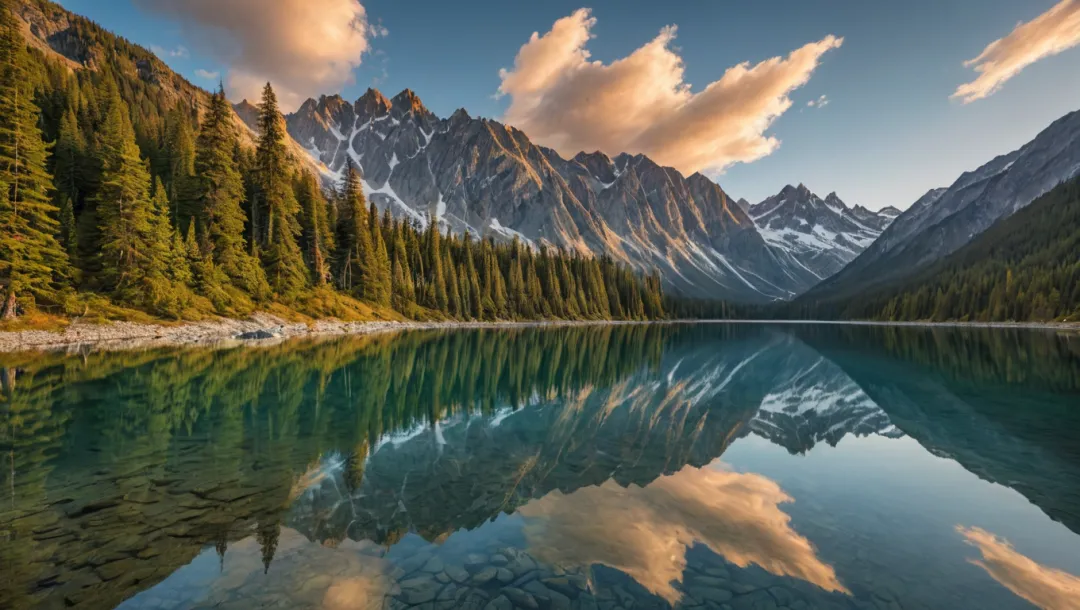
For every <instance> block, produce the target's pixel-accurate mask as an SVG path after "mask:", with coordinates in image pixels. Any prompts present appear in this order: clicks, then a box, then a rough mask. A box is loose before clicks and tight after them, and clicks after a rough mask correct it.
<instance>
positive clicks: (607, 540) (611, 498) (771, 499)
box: [519, 467, 849, 603]
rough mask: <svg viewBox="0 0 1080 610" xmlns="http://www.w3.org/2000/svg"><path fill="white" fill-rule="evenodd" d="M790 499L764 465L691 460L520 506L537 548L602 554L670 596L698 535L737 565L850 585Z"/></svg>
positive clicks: (581, 560) (572, 558)
mask: <svg viewBox="0 0 1080 610" xmlns="http://www.w3.org/2000/svg"><path fill="white" fill-rule="evenodd" d="M791 501H793V500H792V498H791V497H790V496H788V495H787V494H785V493H784V492H783V490H781V489H780V486H779V485H777V484H776V483H775V482H774V481H772V480H770V479H768V478H766V477H763V476H761V475H758V474H741V473H737V472H729V471H723V470H717V469H715V468H709V467H706V468H700V469H699V468H693V467H686V468H684V469H683V470H681V471H679V472H677V473H675V474H673V475H670V476H663V477H660V478H658V479H656V480H655V481H653V482H652V483H650V484H649V485H647V486H645V487H638V486H636V485H630V486H629V487H621V486H619V485H618V484H617V483H615V482H613V481H607V482H605V483H604V484H602V485H600V486H598V487H586V488H582V489H579V490H577V491H575V492H573V493H570V494H563V493H561V492H558V491H556V492H553V493H551V494H548V495H547V496H545V497H543V498H541V499H539V500H534V501H532V502H530V503H528V504H526V505H525V506H523V507H521V508H520V509H519V512H520V514H521V515H523V516H524V517H525V521H526V524H525V534H526V537H527V538H528V542H529V546H530V548H531V550H532V552H533V553H534V554H535V555H537V556H538V557H540V558H543V559H544V560H545V561H548V562H550V563H554V564H558V565H562V566H565V567H570V566H578V567H587V566H589V565H592V564H603V565H606V566H610V567H612V568H616V569H619V570H621V571H623V572H625V573H626V574H628V575H630V576H631V577H633V578H634V579H635V580H637V582H638V583H640V584H641V585H642V586H644V587H645V588H646V589H648V590H649V591H651V592H652V593H654V594H656V595H659V596H660V597H663V598H664V599H665V600H667V601H668V602H671V603H675V602H677V601H678V600H679V599H680V598H681V592H680V591H679V590H677V589H676V588H675V586H674V585H673V584H672V583H678V582H681V581H682V575H683V571H684V570H685V568H686V551H687V549H688V548H689V547H690V546H692V545H693V544H695V543H701V544H705V545H706V546H708V547H709V548H710V549H711V550H712V551H713V552H715V553H717V554H719V555H721V556H723V557H724V558H725V559H727V560H728V561H730V562H731V563H734V564H735V565H738V566H739V567H747V566H749V565H750V564H755V565H758V566H760V567H762V568H764V569H765V570H767V571H768V572H770V573H772V574H775V575H777V576H792V577H795V578H799V579H802V580H805V581H808V582H810V583H813V584H815V585H817V586H819V587H821V588H823V589H825V590H827V591H838V592H842V593H849V591H848V590H847V589H846V588H845V587H844V586H843V585H842V584H840V581H839V580H838V579H837V577H836V572H835V570H833V568H832V567H831V566H829V565H826V564H825V563H823V562H822V561H821V560H820V559H818V557H817V554H816V551H815V549H814V547H813V545H812V544H811V543H810V541H809V540H807V539H806V538H804V537H802V536H800V535H799V534H798V533H797V532H795V530H793V529H792V528H791V526H790V521H791V517H789V516H788V515H787V514H786V513H784V512H783V511H782V510H780V508H779V505H780V504H781V503H785V502H791Z"/></svg>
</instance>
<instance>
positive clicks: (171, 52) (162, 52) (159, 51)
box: [150, 44, 190, 57]
mask: <svg viewBox="0 0 1080 610" xmlns="http://www.w3.org/2000/svg"><path fill="white" fill-rule="evenodd" d="M150 52H151V53H153V54H154V55H157V56H158V57H189V56H190V53H188V50H187V48H186V47H184V46H183V45H178V46H177V47H176V48H175V49H166V48H165V47H161V46H158V45H156V44H152V45H150Z"/></svg>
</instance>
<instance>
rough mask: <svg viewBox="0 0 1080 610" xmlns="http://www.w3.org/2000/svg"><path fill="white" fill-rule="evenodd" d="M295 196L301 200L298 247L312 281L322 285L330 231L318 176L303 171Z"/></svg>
mask: <svg viewBox="0 0 1080 610" xmlns="http://www.w3.org/2000/svg"><path fill="white" fill-rule="evenodd" d="M296 190H297V199H298V200H299V202H300V228H301V234H300V246H301V248H302V249H303V252H304V260H305V261H306V262H307V265H308V269H309V270H310V272H311V279H312V283H313V284H314V285H316V286H325V285H326V283H327V282H328V281H329V280H330V278H331V277H332V276H331V272H330V258H331V254H330V253H331V252H333V243H334V239H333V232H332V231H331V230H330V217H329V214H328V211H327V204H326V198H325V197H324V196H323V194H322V191H321V190H320V188H319V179H318V178H317V177H316V176H315V174H312V173H311V172H304V173H303V174H302V175H301V177H300V180H299V181H298V183H297V187H296Z"/></svg>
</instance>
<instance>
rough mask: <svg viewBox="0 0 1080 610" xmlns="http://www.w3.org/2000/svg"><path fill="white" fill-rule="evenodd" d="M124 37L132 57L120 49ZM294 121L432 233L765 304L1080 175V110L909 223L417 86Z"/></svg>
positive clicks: (186, 95) (125, 60) (885, 273)
mask: <svg viewBox="0 0 1080 610" xmlns="http://www.w3.org/2000/svg"><path fill="white" fill-rule="evenodd" d="M13 6H14V10H15V13H16V15H17V16H18V17H20V18H21V19H22V21H23V23H24V28H23V32H24V35H25V36H26V38H27V40H28V42H29V43H30V45H31V46H33V47H35V48H37V49H39V50H41V51H43V52H44V53H46V54H47V55H48V56H49V57H52V58H55V59H56V60H57V61H59V62H61V63H62V64H64V65H67V66H68V67H69V68H71V69H74V70H78V69H88V70H99V69H105V68H108V69H109V70H117V69H119V70H120V71H121V72H123V76H124V78H126V79H129V80H130V81H131V82H133V83H138V87H139V88H140V90H143V89H144V90H145V92H146V94H145V95H149V96H151V97H150V98H147V100H150V99H152V100H153V101H152V102H148V101H147V100H144V101H143V102H140V103H154V104H158V105H162V104H164V106H163V107H167V106H168V105H170V104H171V105H175V104H184V105H188V106H191V107H193V108H194V109H196V110H197V111H198V113H200V114H201V112H202V111H203V110H204V109H205V107H206V104H207V101H208V99H209V98H208V96H207V94H206V92H205V91H203V90H201V89H199V88H198V87H195V86H194V85H192V84H191V83H189V82H187V81H186V80H185V79H183V78H182V77H181V76H179V75H178V74H176V73H174V72H173V71H172V70H171V69H170V68H169V67H168V66H167V65H166V64H165V63H164V62H163V61H161V59H160V58H157V57H155V56H154V55H153V54H151V53H150V52H149V51H147V50H145V49H142V48H141V47H137V46H136V45H132V44H130V43H128V42H127V41H124V40H122V39H119V38H116V37H113V36H112V35H111V34H107V33H104V32H103V31H102V30H100V28H98V27H97V26H96V25H94V24H92V23H91V22H89V21H88V20H85V19H84V18H82V17H79V16H77V15H74V14H72V13H70V12H68V11H66V10H64V9H63V8H61V7H59V6H58V5H55V4H53V3H49V2H29V1H21V2H16V3H14V5H13ZM111 40H115V41H118V42H115V43H110V42H109V41H111ZM110 44H112V45H113V46H116V45H121V46H122V47H123V52H122V53H121V54H119V55H116V54H114V55H115V57H114V56H111V55H108V47H109V45H110ZM116 58H119V59H116ZM110 62H114V63H115V64H116V65H115V66H114V65H112V64H110ZM140 95H143V94H142V93H140ZM233 109H234V111H235V114H236V116H235V117H234V119H235V123H236V125H237V131H238V132H239V133H240V134H241V140H242V141H244V142H247V143H248V144H250V143H252V142H253V141H254V138H253V136H254V135H255V121H256V117H257V108H256V107H255V106H254V105H252V104H250V103H248V102H246V101H244V102H241V103H239V104H236V105H234V107H233ZM285 119H286V126H287V132H288V135H289V138H288V140H289V141H288V142H287V144H288V149H289V151H290V154H291V156H292V157H293V158H294V160H295V161H296V162H297V163H298V164H300V165H301V166H303V167H305V168H307V169H311V170H314V171H317V172H319V173H320V174H321V176H322V177H323V179H324V182H325V183H326V184H328V185H329V184H333V183H336V182H339V181H340V179H341V178H342V177H343V175H344V173H345V169H346V168H347V166H348V165H349V164H350V163H351V164H352V165H353V166H354V167H356V168H357V169H358V170H360V173H361V174H362V176H363V181H362V182H363V188H364V191H365V194H366V195H367V196H368V198H369V199H370V200H371V201H373V202H374V203H375V204H376V205H377V206H378V207H379V208H380V209H390V210H392V211H393V212H394V213H395V214H397V215H398V216H401V217H407V218H411V219H413V220H414V221H415V222H416V223H417V224H420V225H423V224H426V223H428V222H430V221H431V219H434V221H435V222H437V223H438V224H439V226H441V227H443V228H444V229H446V230H451V231H454V232H457V233H464V232H466V231H467V232H469V233H471V234H473V235H476V236H482V237H494V238H496V239H498V240H503V241H510V240H513V239H515V238H516V239H519V240H522V241H523V242H526V243H528V244H531V245H533V246H535V247H540V246H549V247H555V248H562V249H566V250H569V251H576V252H579V253H582V254H584V255H587V256H604V257H610V258H611V259H613V260H614V261H616V262H619V263H624V264H627V265H629V266H631V267H632V268H634V269H636V270H638V271H642V272H646V271H652V270H654V269H655V270H657V271H659V272H660V274H661V277H662V278H663V280H664V282H665V284H666V287H667V288H668V290H669V292H670V293H673V294H676V295H682V296H690V297H698V298H709V299H724V300H728V301H736V302H748V303H770V302H776V301H785V300H795V302H796V304H797V305H799V306H801V305H803V304H814V303H823V302H840V301H843V300H844V299H851V298H852V297H853V296H855V295H858V294H861V293H863V292H865V291H867V290H870V289H874V288H875V287H880V286H885V285H890V284H892V283H895V282H898V281H900V280H902V279H904V278H907V277H911V276H912V275H913V274H916V273H918V272H920V271H921V270H925V269H926V268H927V267H928V266H930V265H932V264H934V263H935V262H937V261H940V260H941V259H943V258H944V257H946V256H948V255H950V254H951V253H953V252H955V251H957V250H958V249H960V248H962V247H963V246H965V245H966V244H968V243H969V242H971V241H972V240H973V239H974V238H975V237H977V236H978V235H980V234H982V233H983V232H984V231H986V230H987V229H988V228H989V227H990V226H991V225H993V224H994V223H996V222H997V221H999V220H1001V219H1003V218H1006V217H1009V216H1011V215H1012V214H1013V213H1015V212H1016V211H1017V210H1020V209H1022V208H1024V207H1025V206H1027V205H1028V204H1030V203H1031V202H1032V201H1033V200H1035V199H1036V198H1038V197H1039V196H1041V195H1043V194H1045V193H1046V192H1047V191H1049V190H1050V189H1051V188H1053V187H1054V186H1055V185H1057V184H1059V183H1061V182H1064V181H1067V180H1069V179H1071V178H1073V177H1075V176H1076V175H1078V174H1080V112H1073V113H1070V114H1068V115H1066V116H1064V117H1062V118H1061V119H1059V120H1057V121H1055V122H1054V123H1053V124H1051V125H1050V126H1049V127H1047V128H1046V129H1045V130H1044V131H1043V132H1041V133H1040V134H1038V135H1037V136H1036V137H1035V138H1034V139H1033V140H1032V141H1031V142H1029V143H1027V144H1025V145H1024V146H1022V147H1020V148H1019V149H1017V150H1015V151H1013V152H1011V153H1008V154H1006V155H1002V156H999V157H997V158H995V159H993V160H991V161H990V162H989V163H987V164H985V165H984V166H982V167H980V168H978V169H976V170H974V171H971V172H967V173H964V174H963V175H962V176H960V177H959V178H958V179H957V180H956V181H955V182H954V183H953V184H952V185H951V186H949V187H946V188H940V189H933V190H931V191H929V192H928V193H926V195H924V196H923V197H922V198H920V199H919V200H917V201H916V202H915V203H914V204H912V206H911V207H909V208H908V209H907V210H905V211H904V212H902V213H901V212H899V211H898V210H896V209H895V208H886V209H884V210H881V211H877V212H874V211H871V210H868V209H866V208H864V207H861V206H859V205H855V206H849V205H848V204H846V203H845V202H844V201H842V200H841V199H840V197H838V196H837V195H836V194H835V193H831V194H829V195H828V196H826V197H825V198H821V197H819V196H817V195H815V194H814V193H812V192H810V190H809V189H808V188H806V187H805V186H803V185H799V186H790V185H789V186H785V187H784V188H783V189H782V190H780V191H779V192H778V193H777V194H776V195H774V196H772V197H769V198H767V199H765V200H764V201H761V202H759V203H757V204H752V203H750V202H748V201H746V200H745V199H735V198H733V197H731V196H729V194H728V193H727V192H725V191H724V189H723V188H721V186H720V185H718V184H717V183H716V182H715V181H714V180H712V179H710V178H709V177H706V176H704V175H702V174H700V173H695V174H693V175H690V176H684V175H682V174H681V173H679V172H678V171H677V170H675V169H673V168H670V167H663V166H661V165H659V164H657V163H655V162H654V161H653V160H651V159H650V158H649V157H647V156H644V155H640V154H638V155H631V154H625V153H624V154H618V155H615V156H609V155H607V154H604V153H601V152H591V153H590V152H582V153H579V154H577V155H575V156H574V157H572V158H569V159H567V158H564V157H562V156H560V155H559V154H558V153H557V152H555V151H554V150H552V149H550V148H546V147H544V146H541V145H539V144H536V143H534V142H533V141H532V140H530V138H529V136H528V135H527V134H526V133H524V132H522V131H521V130H519V129H516V128H514V127H513V126H511V125H505V124H503V123H501V122H499V121H495V120H491V119H487V118H481V117H473V116H471V115H469V113H468V112H466V111H465V110H463V109H459V110H458V111H456V112H454V113H453V114H452V115H451V116H450V117H448V118H442V117H439V116H437V115H435V114H434V113H433V112H431V111H430V110H429V109H428V108H427V107H426V106H425V105H424V104H423V102H422V101H421V100H420V99H419V98H418V97H417V96H416V94H415V93H413V92H412V91H411V90H408V89H406V90H404V91H402V92H401V93H399V94H397V95H395V96H394V97H392V98H387V97H386V96H384V95H383V94H382V93H380V92H378V91H376V90H373V89H369V90H368V91H367V92H366V93H364V95H362V96H361V97H360V98H359V99H357V100H356V101H355V102H349V101H347V100H345V99H344V98H342V97H341V96H337V95H335V96H323V97H320V98H318V99H309V100H307V101H306V102H304V103H303V104H302V106H301V107H300V108H299V109H298V110H297V111H296V112H294V113H292V114H289V115H287V116H286V117H285ZM140 129H143V126H142V125H137V131H138V130H140Z"/></svg>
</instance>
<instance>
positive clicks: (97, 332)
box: [0, 313, 633, 353]
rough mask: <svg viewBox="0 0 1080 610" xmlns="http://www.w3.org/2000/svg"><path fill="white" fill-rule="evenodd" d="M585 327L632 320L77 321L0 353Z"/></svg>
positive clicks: (15, 339)
mask: <svg viewBox="0 0 1080 610" xmlns="http://www.w3.org/2000/svg"><path fill="white" fill-rule="evenodd" d="M585 324H633V322H614V321H598V322H579V321H545V322H393V321H386V322H341V321H338V320H317V321H314V322H310V323H304V322H289V321H286V320H283V319H282V318H279V317H277V316H274V315H271V314H267V313H256V314H254V315H252V316H251V317H250V318H247V319H244V320H237V319H229V318H219V319H215V320H208V321H201V322H185V323H182V324H175V325H168V324H145V323H138V322H113V323H111V324H85V323H79V322H75V323H73V324H71V325H70V326H68V327H67V328H65V329H64V330H63V331H62V332H53V331H46V330H22V331H8V332H0V353H5V352H8V353H10V352H24V351H79V350H84V349H92V350H95V351H101V350H105V351H118V350H126V349H142V348H148V347H166V346H179V345H218V344H222V343H239V344H243V343H251V344H264V343H266V342H277V341H283V340H286V339H293V338H298V337H326V336H345V335H369V334H374V333H385V332H397V331H404V330H435V329H451V328H507V327H510V328H522V327H536V326H580V325H585Z"/></svg>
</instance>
